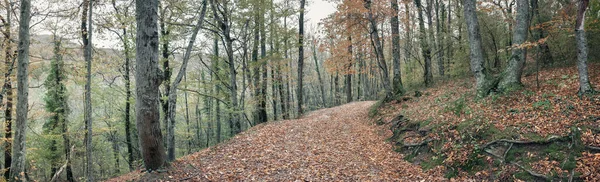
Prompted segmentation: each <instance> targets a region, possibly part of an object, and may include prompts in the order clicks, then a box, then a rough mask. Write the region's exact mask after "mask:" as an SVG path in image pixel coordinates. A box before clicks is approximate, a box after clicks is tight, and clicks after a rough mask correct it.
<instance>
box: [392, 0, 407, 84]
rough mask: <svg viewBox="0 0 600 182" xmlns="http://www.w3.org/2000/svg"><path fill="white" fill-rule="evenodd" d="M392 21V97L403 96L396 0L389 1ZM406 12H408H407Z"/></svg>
mask: <svg viewBox="0 0 600 182" xmlns="http://www.w3.org/2000/svg"><path fill="white" fill-rule="evenodd" d="M390 2H391V5H392V13H393V14H392V19H391V21H390V24H391V26H392V59H393V63H394V79H393V86H394V95H402V94H404V86H403V85H402V74H401V70H400V69H401V67H400V27H399V21H398V0H391V1H390ZM407 11H408V10H407Z"/></svg>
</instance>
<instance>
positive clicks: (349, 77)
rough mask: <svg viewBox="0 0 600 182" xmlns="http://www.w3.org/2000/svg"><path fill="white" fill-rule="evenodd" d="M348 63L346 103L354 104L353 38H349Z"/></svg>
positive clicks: (346, 70)
mask: <svg viewBox="0 0 600 182" xmlns="http://www.w3.org/2000/svg"><path fill="white" fill-rule="evenodd" d="M348 43H349V45H348V63H347V64H346V68H345V72H346V73H345V78H344V79H345V80H344V81H345V82H346V83H345V85H346V87H345V89H346V103H350V102H352V61H353V60H352V56H353V53H352V36H348Z"/></svg>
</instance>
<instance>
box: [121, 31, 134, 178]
mask: <svg viewBox="0 0 600 182" xmlns="http://www.w3.org/2000/svg"><path fill="white" fill-rule="evenodd" d="M127 41H128V40H127V29H125V28H123V49H124V51H125V73H124V74H123V77H124V78H125V141H126V142H127V154H128V161H127V164H128V165H129V171H133V169H134V168H133V161H134V160H135V158H134V157H133V143H132V140H131V135H132V133H131V101H132V100H131V78H130V69H131V66H130V61H131V60H130V59H129V56H130V55H129V51H130V50H129V44H128V43H127Z"/></svg>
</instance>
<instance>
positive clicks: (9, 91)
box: [4, 1, 15, 179]
mask: <svg viewBox="0 0 600 182" xmlns="http://www.w3.org/2000/svg"><path fill="white" fill-rule="evenodd" d="M6 2H8V1H6ZM9 3H10V2H9ZM5 6H6V23H5V25H4V26H5V27H4V28H5V29H4V31H5V32H4V34H5V37H4V45H6V46H5V47H4V50H5V57H4V59H5V60H4V64H5V66H6V72H7V73H5V74H4V89H6V105H5V109H4V141H5V143H4V179H10V178H9V177H10V165H11V160H12V157H11V149H12V146H11V144H12V142H11V139H12V123H13V115H12V114H13V97H14V94H13V86H12V77H13V75H12V72H10V71H9V70H12V69H13V67H14V62H15V60H14V53H13V50H12V44H13V42H12V41H11V39H12V35H11V32H12V30H11V27H12V26H11V23H12V18H11V15H12V12H11V10H12V8H11V7H12V6H11V5H10V4H7V5H5Z"/></svg>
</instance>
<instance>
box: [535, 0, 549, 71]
mask: <svg viewBox="0 0 600 182" xmlns="http://www.w3.org/2000/svg"><path fill="white" fill-rule="evenodd" d="M531 9H532V11H531V12H532V13H533V14H532V16H533V17H535V21H536V24H537V25H536V26H534V27H536V28H535V29H536V30H537V31H535V32H534V33H533V35H534V36H535V39H536V40H537V41H539V40H542V39H545V38H546V37H547V35H545V34H546V31H545V30H544V28H543V27H542V26H541V25H542V24H543V23H544V22H545V21H544V20H542V17H541V15H540V10H539V4H538V0H531ZM538 26H540V27H538ZM538 52H540V54H541V57H539V58H540V59H541V61H542V64H543V66H550V65H551V64H552V63H553V62H554V58H553V57H552V52H550V46H548V44H547V43H546V42H545V41H544V42H542V43H540V44H539V45H538Z"/></svg>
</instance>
